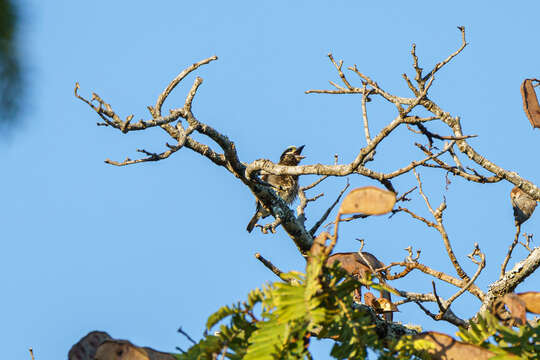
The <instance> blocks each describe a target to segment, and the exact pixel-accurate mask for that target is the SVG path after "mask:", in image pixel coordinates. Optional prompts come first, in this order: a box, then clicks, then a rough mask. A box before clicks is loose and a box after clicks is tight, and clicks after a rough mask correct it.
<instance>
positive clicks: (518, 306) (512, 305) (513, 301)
mask: <svg viewBox="0 0 540 360" xmlns="http://www.w3.org/2000/svg"><path fill="white" fill-rule="evenodd" d="M503 301H504V303H505V304H506V306H507V307H508V310H509V311H510V314H512V318H514V319H515V320H516V321H517V322H518V323H519V324H520V325H523V324H525V322H526V321H527V318H526V317H525V315H526V314H525V310H526V309H525V302H524V301H523V300H521V299H520V298H519V296H518V295H516V294H514V293H510V294H506V295H504V297H503Z"/></svg>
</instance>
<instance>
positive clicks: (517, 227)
mask: <svg viewBox="0 0 540 360" xmlns="http://www.w3.org/2000/svg"><path fill="white" fill-rule="evenodd" d="M520 231H521V224H517V225H516V235H515V237H514V241H513V242H512V244H511V245H510V247H509V248H508V253H507V254H506V257H505V258H504V261H503V263H502V265H501V278H502V277H503V276H504V273H505V272H506V265H508V261H510V258H511V257H512V251H514V248H515V247H516V245H517V243H518V241H519V232H520Z"/></svg>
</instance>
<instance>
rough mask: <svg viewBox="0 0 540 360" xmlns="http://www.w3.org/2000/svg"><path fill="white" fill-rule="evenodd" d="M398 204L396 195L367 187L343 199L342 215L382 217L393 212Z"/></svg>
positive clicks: (357, 189) (354, 190)
mask: <svg viewBox="0 0 540 360" xmlns="http://www.w3.org/2000/svg"><path fill="white" fill-rule="evenodd" d="M395 203H396V194H394V193H393V192H390V191H386V190H383V189H379V188H377V187H375V186H366V187H361V188H356V189H353V190H351V191H350V192H349V193H348V194H347V196H346V197H345V199H343V201H342V203H341V206H340V208H339V213H340V214H358V213H360V214H364V215H382V214H386V213H388V212H389V211H391V210H392V208H393V207H394V204H395Z"/></svg>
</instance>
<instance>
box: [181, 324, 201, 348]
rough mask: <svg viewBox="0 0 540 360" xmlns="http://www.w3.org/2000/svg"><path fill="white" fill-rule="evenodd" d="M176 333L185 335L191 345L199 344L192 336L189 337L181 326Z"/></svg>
mask: <svg viewBox="0 0 540 360" xmlns="http://www.w3.org/2000/svg"><path fill="white" fill-rule="evenodd" d="M176 331H177V332H179V333H180V334H182V335H184V336H185V337H186V338H187V339H188V340H189V341H191V343H193V345H196V344H197V342H196V341H195V340H193V338H192V337H191V336H189V334H188V333H187V332H185V331H184V330H182V327H181V326H180V327H179V328H178V330H176Z"/></svg>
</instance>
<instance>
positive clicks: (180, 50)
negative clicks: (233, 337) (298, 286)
mask: <svg viewBox="0 0 540 360" xmlns="http://www.w3.org/2000/svg"><path fill="white" fill-rule="evenodd" d="M20 4H21V5H20V6H21V9H22V11H23V18H22V25H21V37H20V38H21V42H22V49H23V54H24V67H25V73H26V79H27V83H26V94H25V95H24V96H25V100H24V101H23V112H22V114H21V119H20V121H21V125H20V126H19V127H18V128H17V129H15V131H14V132H13V134H12V135H11V136H10V137H9V138H5V139H3V140H1V141H0V149H1V151H2V153H3V154H4V156H3V158H4V160H3V164H4V166H3V176H2V177H1V180H0V184H1V186H0V191H1V193H2V197H1V198H2V206H0V219H2V220H1V222H2V226H1V227H0V237H1V239H2V240H1V242H0V244H1V245H0V246H1V250H0V257H1V258H0V274H1V275H0V283H1V284H2V288H3V294H4V295H3V296H2V297H1V298H0V318H1V321H2V327H0V338H1V339H4V341H5V342H4V346H3V353H4V356H5V358H6V359H24V358H25V357H28V356H29V355H28V352H27V349H28V347H30V346H32V347H34V349H35V354H36V359H38V360H47V359H61V358H66V357H67V352H68V350H69V348H70V347H71V345H72V344H74V343H75V342H77V341H78V340H79V339H80V338H81V337H82V336H84V335H85V334H86V333H88V332H89V331H92V330H103V331H107V332H108V333H109V334H111V335H112V336H113V337H115V338H123V339H129V340H131V341H132V342H134V343H136V344H139V345H147V346H151V347H154V348H156V349H159V350H162V351H174V348H175V346H177V345H178V346H181V347H183V348H187V347H188V346H189V344H188V343H187V341H186V340H185V339H184V338H182V337H181V336H180V335H179V334H177V333H176V329H177V328H178V327H179V326H182V327H183V328H184V330H186V331H188V332H189V333H190V334H191V335H192V336H193V337H196V338H199V337H200V335H201V334H202V331H203V326H204V323H205V320H206V318H207V316H208V315H209V314H210V313H212V312H213V311H215V310H217V309H218V307H220V306H222V305H225V304H228V303H232V302H235V301H237V300H240V299H242V298H243V297H244V296H245V295H246V294H247V292H248V291H249V290H250V289H252V288H254V287H257V286H260V285H262V284H263V283H265V282H267V281H275V280H276V278H275V277H274V275H273V274H272V273H270V272H269V271H268V270H267V269H266V268H264V267H263V266H262V265H261V264H260V263H259V262H258V261H257V260H256V259H255V258H254V256H253V254H254V253H255V252H257V251H258V252H260V253H261V254H262V255H263V256H265V257H267V258H268V259H270V260H271V261H273V262H274V264H275V265H277V266H279V267H280V268H282V269H283V270H293V269H298V270H301V269H303V259H302V258H301V257H300V255H299V254H298V252H297V250H296V248H295V247H294V245H293V244H292V242H291V241H290V239H289V238H288V237H287V236H286V235H285V234H284V232H283V231H282V230H279V231H278V233H277V234H276V235H274V236H268V235H266V236H265V235H262V234H258V233H256V232H254V233H252V234H248V233H247V232H246V231H245V226H246V224H247V222H248V221H249V219H250V217H251V216H252V214H253V211H254V200H253V196H252V195H251V194H250V193H249V191H248V190H247V189H246V188H244V187H243V186H242V185H241V183H240V182H239V181H237V180H236V179H235V178H234V177H232V176H230V175H229V174H228V173H226V172H225V171H224V170H223V169H221V168H218V167H217V166H214V165H212V164H210V162H209V161H207V160H205V159H204V158H201V157H200V156H198V155H196V154H194V153H191V152H189V151H187V150H183V151H181V152H179V153H177V154H175V155H174V156H172V157H171V158H169V159H168V160H166V161H163V162H159V163H146V164H141V165H133V166H130V167H124V168H117V167H112V166H110V165H107V164H105V163H104V162H103V160H105V159H106V158H111V159H115V160H122V159H124V158H125V157H126V156H129V157H131V158H135V157H136V156H137V153H136V152H135V149H137V148H145V149H147V150H150V151H161V150H162V149H164V144H165V142H166V141H167V138H166V137H165V136H164V134H162V133H160V132H159V131H157V130H156V129H154V130H153V131H145V132H138V133H133V134H131V133H130V134H128V135H124V134H121V133H120V132H118V131H113V129H108V128H103V127H97V126H96V125H95V124H96V122H97V121H98V117H97V116H96V114H95V113H94V112H93V111H91V109H89V108H88V107H87V106H86V105H85V104H83V103H82V102H80V101H79V100H77V99H76V98H75V97H74V96H73V88H74V84H75V82H76V81H78V82H79V83H80V85H81V94H82V95H85V96H90V94H91V92H92V91H95V92H97V93H98V94H99V95H100V96H102V97H103V98H104V99H105V101H107V102H109V103H111V104H112V105H113V107H114V109H115V110H116V111H117V112H118V113H119V114H121V115H122V116H124V117H125V116H126V115H128V114H131V113H133V114H135V119H139V118H142V117H145V118H147V117H148V113H147V111H146V106H147V105H150V104H154V103H155V101H156V97H157V95H158V94H159V93H160V92H161V91H162V90H163V88H164V87H165V86H166V85H167V84H168V82H169V81H170V80H171V79H172V78H173V77H174V76H176V74H177V73H178V72H179V71H181V70H182V69H183V68H184V67H185V66H187V65H189V64H191V63H193V62H196V61H199V60H201V59H203V58H207V57H209V56H212V55H217V56H219V60H218V61H216V62H214V63H212V64H210V65H207V66H205V67H204V68H201V69H200V70H199V71H197V73H196V75H198V76H201V77H203V78H204V83H203V85H202V86H201V88H200V90H199V93H198V95H197V98H196V100H195V103H194V112H195V114H196V116H198V118H199V119H200V120H201V121H203V122H207V123H208V124H210V125H212V126H214V127H215V128H217V129H219V130H220V131H222V132H223V133H225V134H226V135H228V136H229V137H230V138H231V139H233V140H234V141H235V142H236V145H237V148H238V152H239V154H240V157H241V159H242V160H243V161H252V160H255V159H258V158H270V159H273V160H277V158H278V157H279V154H280V153H281V151H282V150H283V149H284V148H285V147H287V146H288V145H291V144H295V145H301V144H305V145H306V148H305V150H304V152H305V155H307V158H306V160H305V162H306V163H318V162H320V163H330V162H332V161H333V155H334V154H336V153H337V154H339V156H340V160H341V161H343V162H348V161H350V160H351V159H353V158H354V156H355V155H356V154H357V152H358V149H359V148H360V147H361V146H363V145H364V144H365V143H364V141H365V140H364V138H363V130H362V127H361V112H360V110H361V109H360V98H359V97H355V96H351V95H348V96H344V95H342V96H332V95H306V94H304V91H305V90H308V89H314V88H328V86H329V85H328V80H333V81H337V80H338V77H337V75H336V73H335V71H334V69H333V67H332V65H331V64H330V63H329V61H328V58H327V57H326V54H327V53H328V52H332V53H333V54H334V56H335V57H336V59H343V60H344V62H345V65H347V66H349V65H353V64H357V65H358V67H359V69H360V70H361V71H362V72H364V73H365V74H367V75H369V76H370V77H372V78H373V79H375V80H376V81H377V82H378V83H379V84H380V85H381V86H383V87H384V88H385V89H387V90H388V91H390V92H393V93H395V94H397V95H402V96H410V93H409V91H408V90H407V88H406V85H405V82H404V81H403V79H402V78H401V74H402V73H403V72H407V73H408V74H409V75H412V72H411V66H410V64H411V58H410V47H411V44H412V43H413V42H414V43H416V44H417V53H418V55H419V56H420V61H421V65H422V66H423V67H424V68H425V69H428V68H430V67H432V66H433V65H434V64H435V63H436V62H438V61H440V60H442V59H443V58H445V57H446V56H447V55H448V54H449V53H450V52H452V51H454V50H455V49H456V48H457V47H458V46H459V44H460V37H459V32H458V30H457V29H456V26H458V25H464V26H466V28H467V38H468V42H469V46H468V47H467V48H466V49H465V51H464V52H463V53H462V55H460V56H459V57H458V58H456V59H455V61H454V62H453V63H451V64H450V65H449V66H448V67H446V68H445V69H443V70H442V71H441V72H440V73H439V74H438V76H437V78H436V81H435V83H434V85H433V87H432V90H431V98H432V99H433V100H435V101H436V102H438V103H439V105H440V106H442V107H443V108H444V109H445V110H446V111H449V112H451V113H452V114H453V115H458V116H461V118H462V124H463V128H464V131H465V132H466V133H467V134H477V135H479V137H478V138H476V139H473V140H471V141H470V143H471V144H472V145H473V146H474V147H475V148H476V149H477V150H478V151H479V152H480V153H482V154H484V155H485V156H486V157H488V158H489V159H491V160H492V161H494V162H496V163H497V164H499V165H501V166H503V167H506V168H508V169H511V170H513V171H516V172H518V173H519V174H520V175H522V176H524V177H525V178H527V179H529V180H531V181H533V182H535V183H537V184H538V183H539V182H540V181H539V180H540V173H539V171H538V163H537V159H536V157H535V155H536V154H537V153H538V139H539V136H540V135H539V133H538V130H535V131H533V130H532V129H531V126H530V124H529V122H528V120H527V119H526V117H525V115H524V113H523V110H522V104H521V97H520V93H519V85H520V83H521V81H522V80H523V79H524V78H526V77H538V76H539V73H538V72H539V68H538V58H539V55H540V50H539V49H538V47H537V46H533V45H531V44H533V43H534V41H535V39H537V38H538V36H537V35H538V25H535V24H534V22H533V21H529V20H528V19H527V15H528V14H537V13H539V10H540V4H539V3H538V2H533V1H526V2H520V3H519V4H516V3H513V4H511V5H510V3H504V5H503V3H502V2H497V3H496V2H487V1H477V2H464V1H453V2H445V3H444V4H443V3H441V2H428V1H416V2H399V3H398V2H396V3H394V4H392V3H390V2H366V1H295V2H288V1H271V2H270V1H264V2H249V1H238V2H222V1H205V2H188V1H160V2H154V3H150V2H148V1H130V2H127V1H114V2H111V1H101V0H96V1H92V2H82V1H54V2H39V1H29V0H26V1H22V2H21V3H20ZM193 78H194V76H190V77H189V78H188V79H186V80H187V81H186V83H185V84H184V86H181V87H179V88H178V89H177V90H176V91H175V93H174V94H173V95H172V96H170V98H169V99H168V100H167V102H166V103H165V108H169V107H170V108H172V107H177V106H178V105H181V104H183V99H184V97H185V94H186V92H187V90H188V89H189V86H191V82H192V81H193ZM350 79H351V80H352V81H354V82H355V84H360V82H359V81H358V79H356V78H355V77H354V76H353V75H352V74H351V75H350ZM369 106H370V107H369V108H368V111H369V115H370V119H371V124H372V130H371V131H372V133H374V132H375V131H377V129H380V128H381V127H383V126H384V125H385V124H386V123H387V122H388V121H389V120H390V119H392V118H393V116H394V109H393V108H392V107H390V106H389V105H388V104H385V103H383V102H382V101H381V100H379V99H375V100H374V101H373V102H372V103H370V105H369ZM415 141H420V142H424V143H425V139H422V138H420V137H414V136H412V135H411V134H410V133H409V132H408V131H407V130H404V129H402V130H400V131H398V132H396V134H395V135H393V136H392V137H390V138H389V139H387V140H386V141H385V142H384V143H383V144H382V146H381V148H380V150H379V151H378V154H377V160H376V161H374V162H372V163H370V166H371V168H373V169H375V170H385V171H390V170H394V169H397V168H399V167H402V166H404V165H406V164H407V163H408V162H409V161H411V160H413V159H414V160H417V159H421V158H422V157H423V156H422V154H421V153H420V151H418V150H417V149H416V148H415V147H414V145H413V144H414V142H415ZM462 160H464V162H465V163H467V161H465V159H464V158H463V157H462ZM419 172H420V174H421V176H422V178H423V180H424V187H425V190H426V192H427V193H428V195H431V199H432V203H434V204H435V205H438V204H439V202H440V201H441V200H442V196H443V195H444V196H445V197H446V199H447V202H448V210H447V211H446V215H445V222H446V226H447V230H448V231H449V235H450V239H451V241H452V243H453V245H454V250H455V252H456V254H457V256H458V257H459V259H460V260H461V261H462V263H463V264H464V267H465V268H466V270H467V271H469V272H470V273H473V272H474V269H475V266H474V264H472V263H471V262H470V261H468V259H467V258H466V254H468V253H470V252H471V250H472V246H473V244H474V242H478V243H479V244H480V247H481V249H482V250H483V251H484V252H485V253H486V255H487V267H486V269H485V270H484V272H483V274H482V275H481V276H480V278H479V280H478V282H477V283H478V285H479V286H480V287H482V288H484V289H485V288H486V286H487V285H488V284H489V283H490V282H492V281H494V280H495V279H496V278H497V275H498V272H499V267H500V263H501V261H502V259H503V258H504V255H505V253H506V249H507V248H508V245H509V244H510V243H511V241H512V237H513V234H514V226H513V218H512V210H511V206H510V201H509V191H510V189H511V185H510V184H508V183H499V184H495V185H478V184H472V183H467V182H466V181H465V180H462V179H456V178H451V180H452V184H451V185H450V186H449V189H448V190H445V178H444V173H442V172H438V171H428V170H427V169H420V170H419ZM312 180H314V178H313V177H302V178H301V183H302V184H308V183H310V182H311V181H312ZM350 181H351V185H352V186H353V187H358V186H365V185H377V184H376V183H374V182H373V181H371V180H368V179H364V178H361V177H358V176H356V177H351V179H350ZM344 184H345V180H344V179H342V178H335V179H329V180H327V181H326V182H325V183H323V184H322V185H321V186H320V188H318V189H319V191H322V192H324V193H325V194H326V195H325V196H324V197H323V198H322V199H320V200H319V201H318V202H317V203H316V204H314V205H312V206H310V207H309V208H308V210H307V211H308V213H307V216H308V221H315V220H316V219H317V218H318V217H319V216H320V214H321V213H322V212H323V211H324V210H325V208H326V207H327V206H328V205H329V204H330V203H331V202H332V201H333V200H334V198H335V196H336V195H337V193H339V191H340V190H341V188H342V187H343V186H344ZM413 185H414V178H413V177H412V175H410V176H409V175H408V176H405V177H403V178H402V179H399V180H397V181H395V186H396V188H397V189H398V190H399V191H401V192H403V191H406V190H408V189H410V188H411V187H412V186H413ZM316 193H317V190H315V191H314V192H312V194H316ZM413 198H414V199H413V201H412V202H410V203H408V204H407V206H409V207H410V208H412V209H414V210H415V211H417V212H418V213H420V214H423V215H425V216H428V215H429V214H428V211H427V209H426V208H425V206H424V204H423V202H422V201H420V200H419V197H418V194H415V195H414V196H413ZM536 215H538V214H536ZM539 221H540V220H539V219H538V216H533V217H532V218H531V220H529V221H528V222H527V223H526V224H525V225H524V226H523V231H526V232H535V230H536V229H537V227H538V225H539V224H540V222H539ZM341 231H342V233H341V238H340V242H339V244H338V249H337V250H338V251H355V250H357V248H358V242H357V241H355V240H354V239H355V238H364V239H365V240H366V247H365V250H366V251H370V252H373V253H374V254H376V255H377V256H378V257H379V258H380V259H381V260H382V261H383V262H386V263H389V262H392V261H399V260H401V259H403V258H404V256H405V255H406V253H405V251H403V249H404V248H405V247H407V246H409V245H413V247H414V248H415V249H416V248H421V249H422V257H421V261H423V262H424V263H425V264H427V265H430V266H432V267H434V268H436V269H438V270H441V271H447V272H449V273H450V274H452V275H454V274H455V273H454V272H453V270H452V267H451V264H450V262H449V260H448V258H447V257H446V255H445V254H444V252H443V248H442V241H441V239H440V236H438V233H436V232H435V231H434V230H431V229H427V228H425V226H423V225H422V224H419V223H414V222H411V220H410V219H409V218H408V217H407V216H406V215H405V214H398V215H396V216H394V217H393V218H392V219H391V220H388V219H387V217H378V218H371V219H368V220H363V221H358V222H353V223H347V224H344V225H343V226H342V227H341ZM515 254H516V256H517V257H514V258H513V259H512V261H511V263H510V265H512V264H513V263H514V261H515V259H516V258H519V259H521V258H523V257H524V256H525V250H524V249H523V248H519V247H518V248H517V250H516V252H515ZM539 279H540V278H539V276H538V274H535V275H533V276H531V277H530V278H529V279H528V280H527V281H526V283H524V284H523V285H521V286H520V287H519V288H518V291H523V290H533V289H534V288H533V285H534V284H538V283H539V282H538V281H539ZM431 280H432V279H431V278H429V277H425V276H422V275H419V274H415V275H411V276H410V277H409V278H407V279H405V280H403V281H400V282H396V283H395V284H394V285H395V286H398V287H399V288H402V289H405V290H412V291H424V292H429V291H431ZM438 289H439V292H440V294H441V295H444V296H446V297H448V296H450V295H451V294H452V293H453V292H454V291H455V289H453V288H451V287H448V286H446V285H444V284H438ZM536 290H538V289H536ZM428 306H429V307H430V308H432V309H433V310H435V307H434V305H433V304H430V305H428ZM478 306H479V303H478V302H477V301H476V300H475V299H473V298H472V297H470V296H463V297H462V298H460V299H459V300H458V301H456V303H455V304H454V305H453V310H454V311H455V312H456V314H458V315H460V316H462V317H468V316H471V315H473V314H474V311H475V310H476V309H477V308H478ZM396 317H397V320H399V321H402V322H405V323H409V322H410V323H416V324H420V325H422V326H423V327H424V328H425V329H434V330H439V331H445V332H451V333H453V332H455V328H453V327H452V326H448V325H446V324H444V323H436V322H434V321H432V320H430V319H428V318H427V317H425V316H424V315H423V314H421V313H420V311H419V310H418V308H417V307H416V306H413V305H409V306H403V307H402V308H401V312H400V313H399V314H398V315H397V316H396ZM316 355H318V357H317V358H321V359H324V358H326V357H327V348H326V347H325V346H319V349H318V350H317V352H316Z"/></svg>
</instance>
